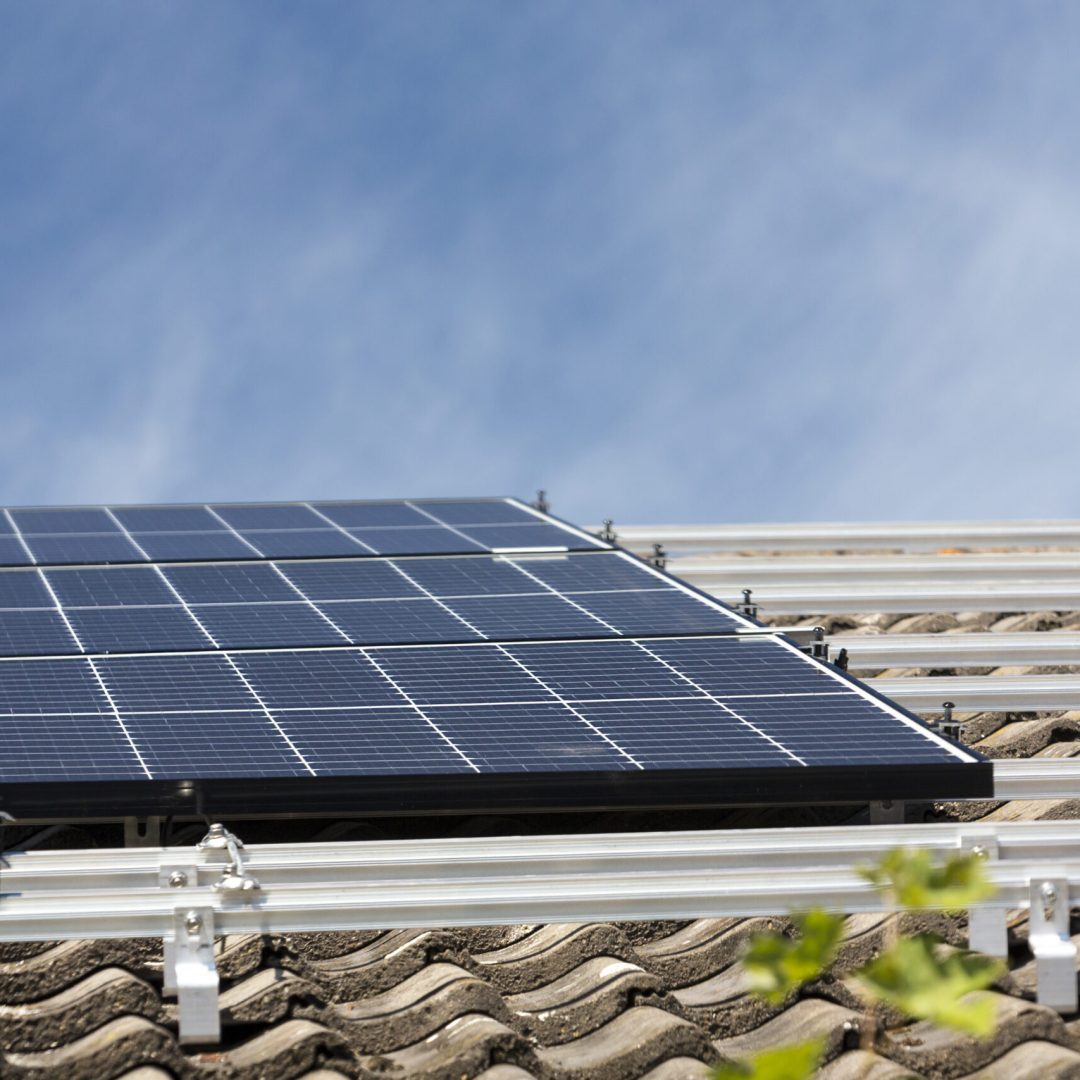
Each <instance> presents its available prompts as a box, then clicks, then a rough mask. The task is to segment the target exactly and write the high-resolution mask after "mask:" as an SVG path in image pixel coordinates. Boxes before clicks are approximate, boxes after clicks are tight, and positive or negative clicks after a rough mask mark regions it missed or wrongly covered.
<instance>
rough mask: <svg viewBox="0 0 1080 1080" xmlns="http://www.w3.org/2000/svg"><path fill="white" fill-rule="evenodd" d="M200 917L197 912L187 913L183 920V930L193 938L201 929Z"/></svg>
mask: <svg viewBox="0 0 1080 1080" xmlns="http://www.w3.org/2000/svg"><path fill="white" fill-rule="evenodd" d="M202 924H203V922H202V916H201V915H200V914H199V913H198V912H197V911H189V912H188V913H187V918H186V919H184V929H185V930H187V932H188V933H189V934H191V935H192V936H194V935H195V934H197V933H198V932H199V931H200V930H201V929H202Z"/></svg>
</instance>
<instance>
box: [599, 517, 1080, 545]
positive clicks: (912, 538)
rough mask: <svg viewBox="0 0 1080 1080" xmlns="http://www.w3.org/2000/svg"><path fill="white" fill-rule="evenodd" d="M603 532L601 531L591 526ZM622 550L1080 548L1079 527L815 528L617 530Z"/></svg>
mask: <svg viewBox="0 0 1080 1080" xmlns="http://www.w3.org/2000/svg"><path fill="white" fill-rule="evenodd" d="M590 529H591V530H592V531H599V528H598V527H597V526H590ZM615 533H616V536H617V537H618V540H619V542H620V543H621V544H622V545H623V546H624V547H629V548H632V549H634V550H640V551H646V550H648V549H650V548H651V547H652V545H653V544H656V543H659V544H663V545H664V547H665V548H667V549H668V551H688V550H697V551H705V550H712V551H826V550H832V549H837V548H855V549H866V550H870V549H890V550H897V549H899V550H903V551H928V550H929V551H933V550H938V549H941V548H998V547H1060V548H1080V521H954V522H940V521H933V522H910V521H903V522H857V523H849V522H815V523H809V524H806V523H802V524H790V525H789V524H781V525H774V524H758V525H619V524H616V525H615Z"/></svg>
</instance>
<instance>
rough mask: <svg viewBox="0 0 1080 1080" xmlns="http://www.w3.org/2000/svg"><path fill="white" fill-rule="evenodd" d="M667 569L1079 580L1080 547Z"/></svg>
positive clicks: (755, 575)
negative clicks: (1067, 549) (1002, 552)
mask: <svg viewBox="0 0 1080 1080" xmlns="http://www.w3.org/2000/svg"><path fill="white" fill-rule="evenodd" d="M668 569H669V570H671V571H672V572H673V573H676V574H678V575H679V576H680V577H684V578H688V579H691V580H693V581H694V582H695V583H696V584H699V585H714V584H729V585H731V586H742V585H744V584H745V585H749V586H750V587H751V588H752V587H754V585H755V584H758V585H765V584H766V583H777V584H779V583H781V582H782V583H785V584H791V585H796V584H799V585H815V584H817V585H823V584H828V583H831V582H834V581H837V582H839V581H842V582H843V583H844V584H845V585H846V584H849V583H851V584H865V585H873V584H875V583H878V582H892V581H899V580H907V581H909V582H910V583H912V584H918V583H920V582H924V583H927V584H929V583H930V582H937V581H945V580H948V581H969V580H978V581H998V580H1007V581H1040V580H1050V581H1067V580H1077V581H1080V552H1071V551H1065V552H1057V551H1038V552H1027V551H1015V552H1009V553H1007V554H992V555H818V556H806V555H785V556H782V557H777V556H775V555H774V556H771V557H765V558H761V557H757V556H744V557H738V556H736V557H730V556H727V557H715V558H694V557H691V556H682V557H680V558H674V559H671V560H670V561H669V563H668Z"/></svg>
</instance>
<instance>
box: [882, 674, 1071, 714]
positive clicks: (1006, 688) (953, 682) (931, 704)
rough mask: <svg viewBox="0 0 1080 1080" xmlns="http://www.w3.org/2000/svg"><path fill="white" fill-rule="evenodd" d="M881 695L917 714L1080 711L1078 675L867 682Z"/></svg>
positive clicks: (963, 676) (961, 677) (986, 676)
mask: <svg viewBox="0 0 1080 1080" xmlns="http://www.w3.org/2000/svg"><path fill="white" fill-rule="evenodd" d="M866 682H867V684H868V685H870V686H872V687H873V688H874V689H875V690H877V691H878V693H880V694H884V695H885V696H886V697H887V698H892V700H893V701H896V702H898V703H899V704H901V705H904V706H905V707H907V708H909V709H913V710H915V711H916V712H941V707H942V703H943V702H946V701H951V702H953V703H954V705H955V706H956V711H957V712H962V713H963V712H1056V711H1061V710H1070V709H1080V675H1011V676H1010V675H940V676H929V677H926V678H899V679H867V680H866Z"/></svg>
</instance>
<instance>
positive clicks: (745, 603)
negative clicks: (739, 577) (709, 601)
mask: <svg viewBox="0 0 1080 1080" xmlns="http://www.w3.org/2000/svg"><path fill="white" fill-rule="evenodd" d="M753 592H754V590H753V589H743V591H742V603H741V604H736V605H735V610H736V611H737V612H738V613H739V614H740V615H745V616H746V617H747V618H748V619H756V618H757V613H758V608H757V604H755V603H754V602H753V600H751V599H750V597H751V596H752V595H753Z"/></svg>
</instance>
